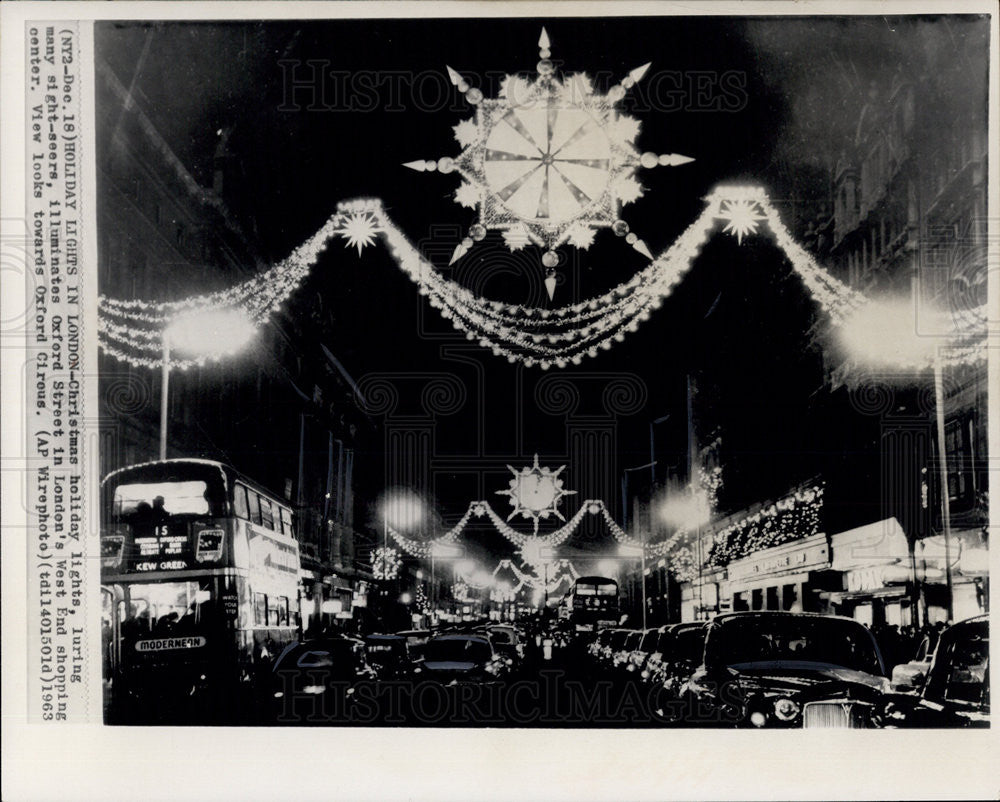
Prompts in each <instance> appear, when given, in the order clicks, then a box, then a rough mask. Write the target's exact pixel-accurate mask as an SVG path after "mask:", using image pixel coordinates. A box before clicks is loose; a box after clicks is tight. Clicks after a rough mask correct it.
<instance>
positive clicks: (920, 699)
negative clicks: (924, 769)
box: [587, 612, 989, 729]
mask: <svg viewBox="0 0 1000 802" xmlns="http://www.w3.org/2000/svg"><path fill="white" fill-rule="evenodd" d="M924 652H926V649H923V650H922V652H921V653H918V654H917V655H916V659H915V660H914V661H911V663H907V664H903V665H900V666H896V667H895V668H894V669H892V668H891V667H889V666H886V665H885V664H884V662H883V659H882V655H881V653H880V651H879V647H878V644H877V643H876V642H875V639H874V637H873V636H872V634H871V632H870V631H869V629H868V628H867V627H865V626H863V625H862V624H860V623H858V622H857V621H855V620H853V619H850V618H843V617H840V616H831V615H816V614H808V613H780V612H739V613H729V614H724V615H719V616H716V617H715V618H713V619H711V620H710V621H703V622H690V623H684V624H669V625H667V626H663V627H659V628H657V629H649V630H645V631H643V630H628V629H605V630H603V631H601V632H599V633H598V634H597V636H596V637H595V638H594V639H593V640H592V641H591V642H590V644H589V646H588V648H587V655H588V659H589V661H590V663H591V666H592V668H593V671H594V673H595V675H597V676H599V677H604V678H609V679H612V680H614V681H622V680H624V679H627V678H629V677H630V675H631V679H632V681H635V682H638V683H640V684H641V685H643V686H644V687H646V688H647V689H649V690H650V691H652V692H653V693H652V694H651V696H650V697H649V698H653V699H655V700H656V703H657V704H658V705H659V707H658V708H657V711H656V712H657V714H658V716H659V718H660V720H662V721H663V722H664V723H673V724H684V725H689V726H699V727H746V728H751V729H763V728H810V729H812V728H843V729H859V728H873V727H988V726H989V622H988V617H987V616H980V617H978V618H973V619H970V620H968V621H964V622H960V623H958V624H955V625H954V626H952V627H949V628H948V629H946V630H945V631H944V633H943V634H942V635H941V638H940V640H939V641H938V644H937V648H936V649H935V650H934V652H933V654H931V655H930V656H928V655H926V654H925V653H924ZM914 664H916V668H914ZM921 669H922V670H921ZM890 671H891V676H893V677H894V679H895V680H896V682H891V681H890V679H889V676H890Z"/></svg>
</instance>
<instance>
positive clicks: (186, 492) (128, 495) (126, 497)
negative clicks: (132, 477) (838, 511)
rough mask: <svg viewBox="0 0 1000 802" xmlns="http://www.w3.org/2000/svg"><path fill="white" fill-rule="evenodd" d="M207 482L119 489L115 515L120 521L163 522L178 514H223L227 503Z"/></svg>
mask: <svg viewBox="0 0 1000 802" xmlns="http://www.w3.org/2000/svg"><path fill="white" fill-rule="evenodd" d="M213 495H214V494H212V493H210V491H209V487H208V484H207V483H206V482H203V481H200V480H195V481H185V482H148V483H142V484H138V483H137V484H124V485H119V486H118V487H117V488H116V489H115V495H114V506H113V514H114V517H115V519H116V520H119V521H136V522H140V523H142V522H148V523H153V524H157V523H162V522H163V521H164V520H167V519H169V518H171V517H173V516H175V515H200V516H221V515H225V504H224V503H222V501H221V500H220V499H216V498H214V497H213Z"/></svg>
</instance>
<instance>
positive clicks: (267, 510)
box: [260, 496, 274, 529]
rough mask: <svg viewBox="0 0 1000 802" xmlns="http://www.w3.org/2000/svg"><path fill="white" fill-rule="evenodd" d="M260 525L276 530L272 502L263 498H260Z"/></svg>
mask: <svg viewBox="0 0 1000 802" xmlns="http://www.w3.org/2000/svg"><path fill="white" fill-rule="evenodd" d="M260 523H261V526H266V527H267V528H268V529H274V514H273V513H272V511H271V502H270V501H268V500H267V499H266V498H264V497H263V496H261V497H260Z"/></svg>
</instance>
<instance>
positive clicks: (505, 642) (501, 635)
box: [490, 629, 514, 646]
mask: <svg viewBox="0 0 1000 802" xmlns="http://www.w3.org/2000/svg"><path fill="white" fill-rule="evenodd" d="M490 637H492V638H493V642H494V643H495V644H498V645H500V646H509V645H510V644H512V643H513V642H514V635H513V633H511V632H508V631H507V630H506V629H494V630H493V632H491V633H490Z"/></svg>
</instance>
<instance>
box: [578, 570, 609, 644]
mask: <svg viewBox="0 0 1000 802" xmlns="http://www.w3.org/2000/svg"><path fill="white" fill-rule="evenodd" d="M567 608H568V609H569V618H570V621H571V623H572V624H573V627H574V629H575V630H576V631H577V632H596V631H598V630H600V629H604V628H605V627H614V626H618V583H617V582H615V580H613V579H611V578H609V577H606V576H581V577H580V578H579V579H577V580H576V582H574V583H573V587H572V589H571V590H570V592H569V595H568V597H567Z"/></svg>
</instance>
